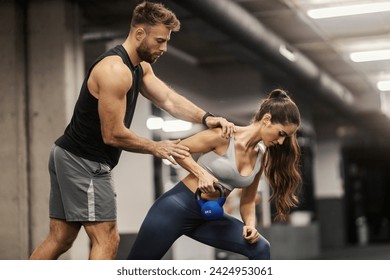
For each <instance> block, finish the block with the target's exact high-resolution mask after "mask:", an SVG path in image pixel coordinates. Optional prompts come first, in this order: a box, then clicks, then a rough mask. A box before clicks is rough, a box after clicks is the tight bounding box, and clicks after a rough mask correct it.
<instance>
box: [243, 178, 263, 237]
mask: <svg viewBox="0 0 390 280" xmlns="http://www.w3.org/2000/svg"><path fill="white" fill-rule="evenodd" d="M260 176H261V172H259V173H257V175H256V177H255V179H254V180H253V182H252V184H251V185H250V186H249V187H247V188H244V189H243V190H242V193H241V200H240V213H241V218H242V220H243V222H244V224H245V226H244V228H243V232H242V235H243V237H244V239H245V240H246V241H248V242H249V243H255V242H257V240H258V239H259V237H260V234H259V233H258V232H257V229H256V208H255V201H256V195H257V187H258V185H259V181H260Z"/></svg>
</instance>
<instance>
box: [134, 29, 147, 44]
mask: <svg viewBox="0 0 390 280" xmlns="http://www.w3.org/2000/svg"><path fill="white" fill-rule="evenodd" d="M145 36H146V31H145V29H143V28H142V27H138V28H137V29H136V30H135V38H136V39H137V40H138V41H142V39H143V38H145Z"/></svg>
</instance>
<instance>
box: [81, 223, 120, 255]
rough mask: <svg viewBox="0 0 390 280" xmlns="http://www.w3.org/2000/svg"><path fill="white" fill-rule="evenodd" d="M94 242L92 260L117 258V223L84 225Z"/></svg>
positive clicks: (91, 253)
mask: <svg viewBox="0 0 390 280" xmlns="http://www.w3.org/2000/svg"><path fill="white" fill-rule="evenodd" d="M83 226H84V229H85V231H86V232H87V234H88V236H89V238H90V239H91V242H92V248H91V252H90V253H89V259H90V260H113V259H115V258H116V254H117V252H118V245H119V234H118V229H117V226H116V222H115V221H112V222H86V223H83Z"/></svg>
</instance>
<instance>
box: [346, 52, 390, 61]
mask: <svg viewBox="0 0 390 280" xmlns="http://www.w3.org/2000/svg"><path fill="white" fill-rule="evenodd" d="M349 57H350V58H351V60H352V61H353V62H366V61H377V60H387V59H390V50H377V51H366V52H353V53H351V54H350V55H349Z"/></svg>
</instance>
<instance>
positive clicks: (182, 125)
mask: <svg viewBox="0 0 390 280" xmlns="http://www.w3.org/2000/svg"><path fill="white" fill-rule="evenodd" d="M191 128H192V123H190V122H186V121H182V120H167V121H164V123H163V126H162V130H163V131H164V132H179V131H187V130H191Z"/></svg>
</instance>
